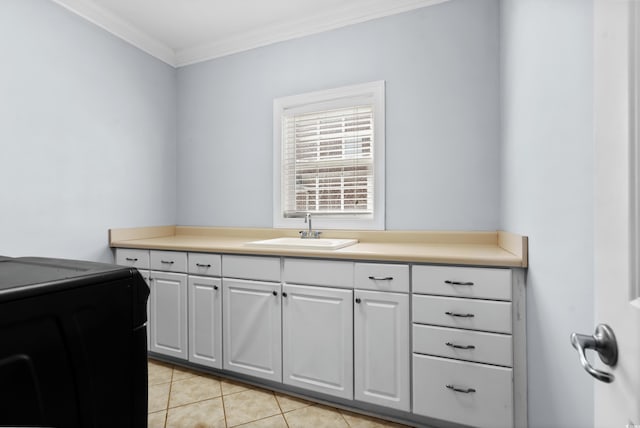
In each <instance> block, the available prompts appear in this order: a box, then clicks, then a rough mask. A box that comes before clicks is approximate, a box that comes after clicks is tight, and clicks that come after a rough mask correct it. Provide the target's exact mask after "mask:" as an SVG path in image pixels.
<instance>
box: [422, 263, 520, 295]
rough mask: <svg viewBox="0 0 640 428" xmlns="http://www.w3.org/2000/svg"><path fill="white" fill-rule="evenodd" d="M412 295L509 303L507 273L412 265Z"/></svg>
mask: <svg viewBox="0 0 640 428" xmlns="http://www.w3.org/2000/svg"><path fill="white" fill-rule="evenodd" d="M413 292H414V293H424V294H436V295H439V296H453V297H470V298H475V299H493V300H511V270H510V269H488V268H468V267H455V266H413Z"/></svg>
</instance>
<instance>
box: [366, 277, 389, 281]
mask: <svg viewBox="0 0 640 428" xmlns="http://www.w3.org/2000/svg"><path fill="white" fill-rule="evenodd" d="M369 279H372V280H374V281H392V280H393V277H392V276H370V277H369Z"/></svg>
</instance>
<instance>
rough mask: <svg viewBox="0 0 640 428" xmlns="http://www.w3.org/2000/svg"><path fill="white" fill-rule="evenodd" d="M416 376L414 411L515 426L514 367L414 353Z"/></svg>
mask: <svg viewBox="0 0 640 428" xmlns="http://www.w3.org/2000/svg"><path fill="white" fill-rule="evenodd" d="M413 376H414V379H413V412H414V413H416V414H419V415H424V416H429V417H432V418H437V419H443V420H446V421H451V422H455V423H460V424H465V425H472V426H474V427H491V428H497V427H512V426H513V386H512V385H513V383H512V379H513V372H512V369H510V368H504V367H494V366H488V365H485V364H478V363H469V362H464V361H456V360H447V359H443V358H437V357H427V356H424V355H417V354H414V355H413ZM453 388H456V389H457V391H456V390H454V389H453Z"/></svg>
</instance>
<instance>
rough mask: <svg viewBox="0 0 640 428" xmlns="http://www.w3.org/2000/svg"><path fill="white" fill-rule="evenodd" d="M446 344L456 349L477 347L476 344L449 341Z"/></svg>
mask: <svg viewBox="0 0 640 428" xmlns="http://www.w3.org/2000/svg"><path fill="white" fill-rule="evenodd" d="M445 345H447V346H450V347H452V348H456V349H476V347H475V346H474V345H456V344H455V343H451V342H447V343H445Z"/></svg>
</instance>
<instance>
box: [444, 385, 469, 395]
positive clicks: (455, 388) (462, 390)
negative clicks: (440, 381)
mask: <svg viewBox="0 0 640 428" xmlns="http://www.w3.org/2000/svg"><path fill="white" fill-rule="evenodd" d="M445 386H446V387H447V389H450V390H452V391H455V392H462V393H463V394H470V393H472V392H476V390H475V389H473V388H458V387H457V386H455V385H445Z"/></svg>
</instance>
